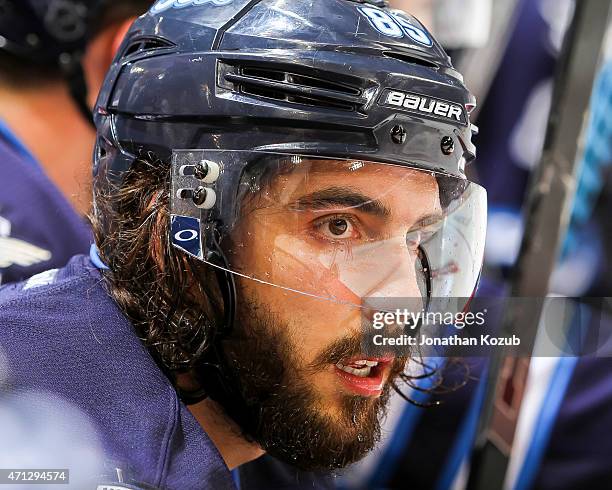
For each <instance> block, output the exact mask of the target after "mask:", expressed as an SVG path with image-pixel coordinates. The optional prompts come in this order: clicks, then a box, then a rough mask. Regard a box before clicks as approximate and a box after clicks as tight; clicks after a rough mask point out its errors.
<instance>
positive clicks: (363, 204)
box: [291, 187, 391, 218]
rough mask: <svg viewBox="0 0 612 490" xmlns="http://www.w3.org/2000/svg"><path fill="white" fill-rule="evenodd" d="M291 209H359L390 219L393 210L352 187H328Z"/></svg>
mask: <svg viewBox="0 0 612 490" xmlns="http://www.w3.org/2000/svg"><path fill="white" fill-rule="evenodd" d="M291 207H292V208H293V209H297V210H317V209H330V208H334V207H341V208H358V209H359V211H361V212H364V213H368V214H371V215H373V216H379V217H382V218H388V217H389V216H391V210H390V209H389V208H388V207H387V206H385V204H384V203H383V202H382V201H379V200H378V199H372V198H371V197H368V196H366V195H364V194H362V193H361V192H359V191H356V190H354V189H351V188H350V187H328V188H327V189H322V190H319V191H315V192H313V193H311V194H307V195H306V196H303V197H300V198H299V199H298V200H296V201H295V202H294V203H293V204H292V205H291Z"/></svg>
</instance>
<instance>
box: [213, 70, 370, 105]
mask: <svg viewBox="0 0 612 490" xmlns="http://www.w3.org/2000/svg"><path fill="white" fill-rule="evenodd" d="M222 70H223V71H224V76H223V77H222V78H224V79H225V81H227V82H230V83H231V84H232V85H233V89H234V90H235V91H236V92H239V93H241V94H245V95H252V96H256V97H265V98H268V99H274V100H279V101H283V102H286V103H292V104H300V105H307V106H314V107H321V108H328V109H334V110H343V111H359V110H360V109H361V108H362V107H363V105H364V104H365V103H366V102H367V99H366V98H365V97H364V95H363V90H362V89H361V88H360V87H358V86H351V85H349V84H345V83H341V82H337V81H334V80H332V79H327V78H323V77H322V76H320V75H319V73H317V74H314V73H313V74H308V75H306V74H302V73H295V72H292V71H286V70H282V69H275V68H267V67H263V68H262V67H257V66H227V65H225V66H223V68H222ZM332 76H333V75H332V74H330V78H331V77H332Z"/></svg>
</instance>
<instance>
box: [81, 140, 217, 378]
mask: <svg viewBox="0 0 612 490" xmlns="http://www.w3.org/2000/svg"><path fill="white" fill-rule="evenodd" d="M169 182H170V163H169V162H166V161H162V160H160V159H159V158H157V157H156V156H155V155H154V154H153V153H151V152H147V153H145V154H142V155H140V157H139V158H138V159H137V160H136V161H135V162H134V164H133V165H132V167H131V169H130V170H129V171H128V172H127V173H126V174H125V176H124V177H123V179H122V183H121V185H120V186H119V187H117V186H113V185H112V184H109V185H106V186H96V189H95V191H94V202H95V205H94V211H93V212H92V213H91V216H90V221H91V224H92V227H93V231H94V236H95V240H96V243H97V245H98V248H99V251H100V257H101V259H102V260H103V261H104V262H105V263H106V264H107V265H108V266H109V270H106V271H104V272H103V276H104V279H105V284H106V287H107V290H108V293H109V294H110V296H111V297H112V298H113V299H114V300H115V302H116V303H117V304H118V305H119V308H120V309H121V310H122V311H123V312H124V313H125V314H126V315H127V317H128V318H129V319H130V321H131V322H132V324H133V325H134V327H135V329H136V331H137V333H138V335H139V336H140V338H141V339H142V341H143V342H144V344H145V345H146V347H147V348H148V349H149V351H150V352H151V353H152V355H153V357H154V358H155V359H156V361H157V362H158V364H160V367H161V368H162V369H163V370H164V371H165V372H166V374H170V375H174V374H177V373H182V372H186V371H189V370H190V369H191V368H192V367H193V366H194V365H195V364H196V363H197V361H198V360H199V359H200V358H201V356H202V355H203V353H204V352H205V351H206V350H207V349H208V347H209V346H210V344H211V342H212V339H213V337H214V334H215V325H216V324H218V322H219V321H221V318H222V314H223V302H222V299H221V295H220V292H219V288H218V286H217V284H218V283H217V279H216V277H215V275H214V273H213V272H212V271H211V270H210V267H208V266H207V265H206V264H203V263H200V262H199V261H198V260H196V259H193V258H191V257H189V256H187V255H186V254H184V253H181V252H180V251H178V250H176V249H175V248H174V247H173V246H172V245H171V244H170V241H169V222H170V218H169V192H170V190H169ZM196 277H197V278H198V280H194V278H196Z"/></svg>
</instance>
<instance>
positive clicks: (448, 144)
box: [440, 136, 455, 155]
mask: <svg viewBox="0 0 612 490" xmlns="http://www.w3.org/2000/svg"><path fill="white" fill-rule="evenodd" d="M440 148H441V149H442V153H444V154H445V155H450V154H451V153H453V152H454V151H455V142H454V141H453V138H451V137H450V136H444V138H442V142H441V143H440Z"/></svg>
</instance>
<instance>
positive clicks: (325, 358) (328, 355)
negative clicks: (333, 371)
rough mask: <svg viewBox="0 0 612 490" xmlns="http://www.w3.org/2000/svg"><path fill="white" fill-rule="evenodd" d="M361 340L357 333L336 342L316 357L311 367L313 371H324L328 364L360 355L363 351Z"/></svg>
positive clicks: (360, 335)
mask: <svg viewBox="0 0 612 490" xmlns="http://www.w3.org/2000/svg"><path fill="white" fill-rule="evenodd" d="M362 340H363V336H362V334H360V333H359V332H355V333H354V334H353V335H351V336H348V337H344V338H342V339H338V340H336V341H335V342H333V343H332V344H330V345H329V346H327V347H326V348H325V349H324V350H322V351H321V352H320V353H319V354H318V355H317V357H316V358H315V360H314V361H313V362H312V364H311V367H312V368H313V369H314V370H321V369H325V368H326V367H327V366H328V365H329V364H337V363H339V362H340V361H342V360H343V359H346V358H347V357H354V356H357V355H359V354H361V353H362V351H363V349H362Z"/></svg>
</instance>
